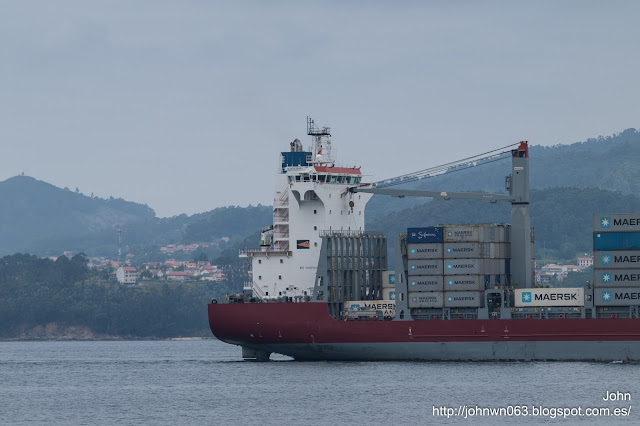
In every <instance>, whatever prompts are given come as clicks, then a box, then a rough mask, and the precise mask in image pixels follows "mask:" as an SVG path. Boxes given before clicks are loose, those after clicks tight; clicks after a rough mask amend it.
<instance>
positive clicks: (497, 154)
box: [372, 144, 518, 188]
mask: <svg viewBox="0 0 640 426" xmlns="http://www.w3.org/2000/svg"><path fill="white" fill-rule="evenodd" d="M517 145H518V144H511V145H507V146H504V147H502V148H497V149H494V150H491V151H487V152H485V153H482V154H477V155H473V156H471V157H467V158H463V159H462V160H457V161H452V162H450V163H446V164H442V165H440V166H435V167H430V168H428V169H424V170H419V171H417V172H413V173H407V174H404V175H400V176H396V177H393V178H388V179H384V180H381V181H378V182H374V183H373V184H372V186H373V187H376V188H385V187H389V186H395V185H401V184H406V183H410V182H415V181H417V180H421V179H427V178H432V177H435V176H439V175H441V174H443V173H445V172H447V173H453V172H458V171H461V170H466V169H468V168H471V167H476V166H483V165H486V164H489V163H493V162H495V161H500V160H504V159H506V158H509V157H507V156H506V155H505V154H508V153H509V154H510V153H511V150H506V149H507V148H513V147H515V146H517ZM505 150H506V151H505ZM478 163H479V164H478Z"/></svg>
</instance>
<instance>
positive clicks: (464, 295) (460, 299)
mask: <svg viewBox="0 0 640 426" xmlns="http://www.w3.org/2000/svg"><path fill="white" fill-rule="evenodd" d="M483 305H484V291H445V292H444V307H445V308H481V307H482V306H483Z"/></svg>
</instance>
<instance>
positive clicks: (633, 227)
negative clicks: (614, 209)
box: [593, 213, 640, 232]
mask: <svg viewBox="0 0 640 426" xmlns="http://www.w3.org/2000/svg"><path fill="white" fill-rule="evenodd" d="M593 230H594V232H634V231H635V232H637V231H640V213H632V214H594V215H593Z"/></svg>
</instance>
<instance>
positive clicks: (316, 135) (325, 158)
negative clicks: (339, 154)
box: [307, 117, 335, 167]
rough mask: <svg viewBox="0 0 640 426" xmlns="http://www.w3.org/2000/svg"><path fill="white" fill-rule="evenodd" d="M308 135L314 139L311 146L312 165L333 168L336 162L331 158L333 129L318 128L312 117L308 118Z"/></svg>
mask: <svg viewBox="0 0 640 426" xmlns="http://www.w3.org/2000/svg"><path fill="white" fill-rule="evenodd" d="M307 135H309V136H311V137H312V139H313V142H312V145H311V159H310V161H309V163H310V164H313V165H314V166H324V167H333V165H334V163H335V162H334V160H333V158H332V157H331V140H330V139H329V138H330V137H331V128H330V127H322V128H319V127H318V126H316V123H315V122H314V121H313V119H312V118H311V117H307Z"/></svg>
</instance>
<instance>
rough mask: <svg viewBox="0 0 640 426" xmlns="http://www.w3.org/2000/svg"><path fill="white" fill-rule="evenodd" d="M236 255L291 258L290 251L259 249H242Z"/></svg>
mask: <svg viewBox="0 0 640 426" xmlns="http://www.w3.org/2000/svg"><path fill="white" fill-rule="evenodd" d="M238 254H239V255H240V256H242V255H258V254H264V255H265V256H269V255H274V256H275V255H283V256H291V251H288V250H275V249H267V250H263V249H261V248H243V249H240V250H238Z"/></svg>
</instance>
